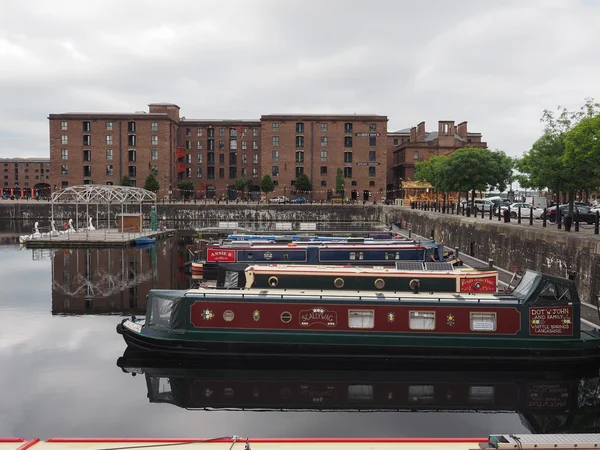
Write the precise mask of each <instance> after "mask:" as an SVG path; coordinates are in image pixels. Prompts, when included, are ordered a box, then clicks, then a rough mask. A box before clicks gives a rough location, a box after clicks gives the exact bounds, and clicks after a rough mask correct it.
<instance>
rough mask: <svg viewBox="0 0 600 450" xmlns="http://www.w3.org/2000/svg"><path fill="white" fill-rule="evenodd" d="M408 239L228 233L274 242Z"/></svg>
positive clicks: (235, 238) (383, 235)
mask: <svg viewBox="0 0 600 450" xmlns="http://www.w3.org/2000/svg"><path fill="white" fill-rule="evenodd" d="M389 239H394V240H407V238H405V237H404V236H401V235H398V234H391V233H376V234H374V235H373V236H367V237H360V236H318V235H316V234H314V235H304V234H238V233H233V234H229V235H227V238H226V240H228V241H272V242H372V241H382V240H389Z"/></svg>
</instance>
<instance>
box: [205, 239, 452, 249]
mask: <svg viewBox="0 0 600 450" xmlns="http://www.w3.org/2000/svg"><path fill="white" fill-rule="evenodd" d="M298 244H300V245H298ZM304 244H307V245H304ZM437 245H440V244H437ZM437 245H433V244H421V243H416V242H406V243H400V242H396V241H394V242H389V243H386V242H372V243H367V242H365V243H360V244H352V243H347V242H340V243H333V242H328V243H322V242H308V243H296V242H294V243H291V244H280V243H268V242H254V241H239V242H238V241H235V242H225V243H222V244H208V246H207V247H208V248H213V249H214V248H223V249H233V250H236V249H248V248H253V249H257V250H261V249H265V250H283V249H286V250H289V249H293V248H302V249H304V248H307V247H318V248H321V249H328V248H332V249H336V250H339V249H352V250H357V249H358V250H360V249H373V248H377V247H381V248H382V249H386V250H387V249H406V248H431V247H437Z"/></svg>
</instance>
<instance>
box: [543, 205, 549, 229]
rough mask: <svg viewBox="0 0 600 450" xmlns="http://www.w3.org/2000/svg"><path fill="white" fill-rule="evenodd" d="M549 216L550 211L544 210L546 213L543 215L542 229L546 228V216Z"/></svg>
mask: <svg viewBox="0 0 600 450" xmlns="http://www.w3.org/2000/svg"><path fill="white" fill-rule="evenodd" d="M547 215H548V209H547V208H544V213H543V214H542V227H543V228H546V216H547Z"/></svg>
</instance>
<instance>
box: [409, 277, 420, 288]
mask: <svg viewBox="0 0 600 450" xmlns="http://www.w3.org/2000/svg"><path fill="white" fill-rule="evenodd" d="M420 285H421V282H420V281H419V280H417V279H416V278H413V279H412V280H410V282H409V283H408V287H410V288H411V289H412V290H415V289H418V288H419V286H420Z"/></svg>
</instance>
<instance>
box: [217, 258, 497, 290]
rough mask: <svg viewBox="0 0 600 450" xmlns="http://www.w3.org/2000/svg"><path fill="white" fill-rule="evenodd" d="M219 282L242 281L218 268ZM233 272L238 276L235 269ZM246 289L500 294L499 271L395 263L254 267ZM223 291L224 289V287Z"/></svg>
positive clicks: (248, 271)
mask: <svg viewBox="0 0 600 450" xmlns="http://www.w3.org/2000/svg"><path fill="white" fill-rule="evenodd" d="M221 271H224V272H225V274H224V275H221V273H218V274H217V282H219V281H221V280H220V279H223V284H225V279H227V278H229V279H233V280H241V278H242V277H241V275H242V274H241V273H239V268H237V272H238V274H237V276H235V274H230V275H228V274H227V272H228V267H227V264H222V265H220V266H219V272H221ZM231 271H233V272H236V267H233V268H232V269H231ZM243 276H244V279H245V285H244V287H246V288H257V289H270V288H271V289H272V288H279V289H306V288H310V289H318V290H327V289H334V290H344V291H348V290H349V291H365V290H367V291H368V290H377V291H395V292H402V291H405V292H410V291H415V290H417V291H418V290H420V291H423V292H470V293H474V292H497V291H498V271H497V270H494V269H491V268H489V267H488V268H487V269H483V270H480V269H475V268H471V267H465V266H455V265H453V264H451V263H448V262H420V261H396V267H383V266H379V267H377V266H373V267H360V266H325V265H322V266H316V265H315V266H313V265H294V264H266V265H252V266H248V267H247V268H245V270H244V273H243ZM223 287H224V286H223Z"/></svg>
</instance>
